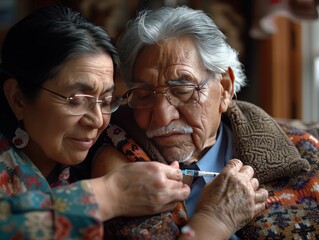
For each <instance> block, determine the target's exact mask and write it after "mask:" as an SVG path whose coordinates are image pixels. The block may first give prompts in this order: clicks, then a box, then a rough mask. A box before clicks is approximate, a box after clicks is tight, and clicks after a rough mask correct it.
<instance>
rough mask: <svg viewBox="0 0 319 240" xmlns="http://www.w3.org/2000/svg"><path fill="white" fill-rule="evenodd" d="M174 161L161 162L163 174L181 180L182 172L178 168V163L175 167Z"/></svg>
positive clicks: (168, 177)
mask: <svg viewBox="0 0 319 240" xmlns="http://www.w3.org/2000/svg"><path fill="white" fill-rule="evenodd" d="M176 163H177V162H176V161H175V162H173V163H172V164H171V165H165V164H162V165H163V166H162V168H163V171H165V176H166V178H167V179H171V180H176V181H183V174H182V172H181V170H180V169H179V166H178V163H177V167H176Z"/></svg>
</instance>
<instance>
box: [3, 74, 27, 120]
mask: <svg viewBox="0 0 319 240" xmlns="http://www.w3.org/2000/svg"><path fill="white" fill-rule="evenodd" d="M3 91H4V95H5V96H6V98H7V101H8V103H9V106H10V107H11V110H12V111H13V113H14V114H15V116H16V118H17V119H18V120H21V119H23V108H24V106H25V101H24V99H25V98H24V96H23V94H22V92H21V90H20V88H19V85H18V82H17V80H16V79H14V78H10V79H7V80H6V81H5V82H4V83H3Z"/></svg>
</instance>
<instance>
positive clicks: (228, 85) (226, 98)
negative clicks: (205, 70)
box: [220, 67, 235, 112]
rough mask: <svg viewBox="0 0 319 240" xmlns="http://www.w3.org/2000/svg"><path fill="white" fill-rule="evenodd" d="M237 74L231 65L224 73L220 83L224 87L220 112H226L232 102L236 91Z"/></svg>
mask: <svg viewBox="0 0 319 240" xmlns="http://www.w3.org/2000/svg"><path fill="white" fill-rule="evenodd" d="M234 84H235V75H234V72H233V70H232V69H231V68H230V67H229V68H228V69H227V71H226V72H225V73H223V74H222V79H221V80H220V85H221V87H222V93H221V103H220V112H226V111H227V109H228V107H229V106H230V105H231V103H232V98H233V95H234V93H235V86H234Z"/></svg>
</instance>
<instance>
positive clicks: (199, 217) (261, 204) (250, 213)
mask: <svg viewBox="0 0 319 240" xmlns="http://www.w3.org/2000/svg"><path fill="white" fill-rule="evenodd" d="M253 175H254V170H253V169H252V168H251V167H250V166H247V165H243V164H242V162H241V161H240V160H238V159H233V160H230V161H229V162H228V163H227V165H226V166H225V168H224V169H223V170H222V172H221V173H220V174H219V176H218V177H216V179H215V180H214V181H212V182H211V183H210V184H208V185H206V187H205V188H204V190H203V193H202V195H201V198H200V200H199V202H198V205H197V208H196V211H195V214H194V216H193V218H192V219H191V220H190V223H189V224H190V226H191V227H192V228H193V229H194V231H195V232H196V236H197V237H198V238H199V239H205V237H206V236H210V237H212V236H215V238H214V239H229V237H230V236H231V235H232V234H233V233H234V232H235V231H237V230H238V229H240V228H242V227H243V226H244V225H246V224H247V223H248V222H249V221H251V220H252V219H253V217H254V216H255V215H256V214H257V213H259V212H261V211H262V210H264V209H265V201H266V200H267V198H268V192H267V191H266V190H265V189H263V188H259V182H258V180H257V179H256V178H253ZM202 234H203V235H202ZM205 234H208V235H205ZM216 234H217V235H216Z"/></svg>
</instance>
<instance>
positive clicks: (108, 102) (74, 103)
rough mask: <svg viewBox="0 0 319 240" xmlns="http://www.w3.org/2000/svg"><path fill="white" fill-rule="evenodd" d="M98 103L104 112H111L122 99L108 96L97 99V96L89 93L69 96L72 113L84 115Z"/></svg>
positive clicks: (69, 106)
mask: <svg viewBox="0 0 319 240" xmlns="http://www.w3.org/2000/svg"><path fill="white" fill-rule="evenodd" d="M96 103H98V104H99V105H100V108H101V111H102V113H104V114H109V113H112V112H115V111H116V110H117V109H118V107H119V104H120V99H119V98H112V96H107V97H105V98H103V99H98V100H97V99H96V98H95V97H93V96H89V95H75V96H72V97H69V98H68V109H69V112H70V113H71V114H74V115H82V114H85V113H87V112H88V111H91V110H92V109H93V108H94V106H95V104H96Z"/></svg>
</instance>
